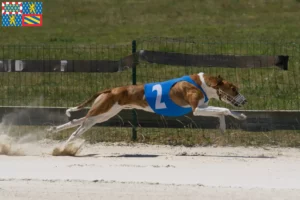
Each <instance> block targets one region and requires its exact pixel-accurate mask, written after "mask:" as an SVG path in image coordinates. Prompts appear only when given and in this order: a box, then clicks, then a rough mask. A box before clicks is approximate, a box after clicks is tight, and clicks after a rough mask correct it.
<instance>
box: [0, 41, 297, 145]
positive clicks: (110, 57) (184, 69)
mask: <svg viewBox="0 0 300 200" xmlns="http://www.w3.org/2000/svg"><path fill="white" fill-rule="evenodd" d="M132 50H133V49H132V44H131V43H128V44H124V45H114V46H104V45H88V46H78V45H70V44H66V45H59V46H57V45H2V46H0V71H1V72H0V85H1V87H0V93H1V96H0V105H1V106H35V107H71V106H75V105H77V104H78V103H81V102H82V101H84V100H85V99H87V98H88V97H90V96H91V95H92V94H94V93H95V92H96V91H99V90H103V89H107V88H111V87H116V86H123V85H129V84H132V83H134V81H136V83H137V84H142V83H147V82H156V81H163V80H167V79H171V78H175V77H180V76H182V75H186V74H192V73H199V72H204V73H208V74H211V75H219V74H220V75H221V76H222V77H224V78H225V79H226V80H229V81H231V82H233V83H235V84H237V85H238V86H239V88H240V91H241V93H242V94H243V95H245V96H246V98H247V100H248V104H247V105H246V106H245V107H243V108H240V109H243V110H300V97H299V93H300V88H299V83H300V82H299V80H300V75H299V74H300V73H299V72H300V66H299V65H300V53H299V52H300V45H299V44H298V43H293V42H280V41H276V42H273V41H240V42H237V41H206V40H203V41H202V40H185V39H169V38H147V39H138V40H136V52H137V54H136V55H137V57H138V58H139V59H137V60H134V56H133V57H130V56H131V55H132ZM145 50H147V51H151V52H168V53H181V54H184V55H186V54H189V55H209V56H211V55H219V56H232V55H233V56H261V55H264V56H282V55H283V56H289V60H288V70H282V69H281V68H280V67H278V66H276V65H275V63H273V61H272V60H267V62H270V63H269V64H268V65H269V66H268V67H259V68H256V67H251V66H250V67H249V68H242V67H240V66H230V67H224V66H220V65H219V64H218V63H222V62H223V61H222V60H220V62H217V63H216V62H212V64H209V65H207V64H205V65H197V66H191V65H189V64H184V63H183V64H182V63H181V64H179V65H174V63H173V64H172V65H170V64H169V63H168V62H169V60H168V57H164V58H163V60H164V62H163V64H161V63H159V62H156V58H154V59H152V61H153V62H148V61H145V60H143V59H141V56H140V55H141V52H143V51H145ZM139 56H140V57H139ZM251 58H252V57H251ZM126 59H129V60H130V59H131V60H130V61H129V63H130V64H128V62H127V61H126ZM210 59H211V60H214V59H216V57H213V56H211V57H210ZM253 59H254V58H253ZM66 60H67V61H68V66H69V63H72V65H70V66H71V67H72V70H73V71H72V72H71V71H63V70H60V69H61V67H62V63H63V61H66ZM124 60H125V61H124ZM20 61H24V62H25V63H30V61H43V62H40V63H38V62H36V63H35V65H37V67H40V68H41V69H43V70H44V69H48V67H49V66H50V68H51V67H52V68H51V69H53V71H51V70H50V71H49V70H44V71H43V70H38V72H30V71H26V70H25V71H22V70H21V71H18V70H16V69H17V68H18V66H19V65H20V64H19V62H20ZM54 61H55V62H54ZM56 61H57V62H58V61H59V62H58V64H57V63H56ZM77 61H78V62H77ZM85 61H86V62H85ZM93 61H103V62H102V64H99V63H97V62H96V63H95V62H93ZM104 61H105V62H104ZM108 61H109V62H108ZM110 61H112V62H110ZM134 62H138V63H136V64H137V67H136V68H135V67H134V64H133V63H134ZM188 62H189V61H188V60H186V63H188ZM254 62H256V61H254ZM37 63H38V64H37ZM103 63H104V64H103ZM116 63H118V67H117V69H118V70H117V71H115V70H111V71H110V72H109V70H108V71H107V72H101V69H100V68H101V67H102V66H104V65H106V68H115V67H116ZM120 63H121V64H120ZM124 63H125V64H124ZM52 65H53V66H52ZM120 66H121V68H120ZM94 67H96V70H95V71H93V70H90V69H92V68H93V69H94ZM97 67H98V68H97ZM21 68H22V67H21ZM82 68H89V70H86V71H84V70H81V69H82ZM11 69H15V70H11ZM57 69H58V70H57ZM76 70H77V71H78V72H79V71H80V73H74V72H76ZM97 70H98V71H97ZM134 70H136V71H134ZM92 71H93V73H91V72H92ZM133 72H134V73H133ZM134 79H135V80H134ZM211 103H212V104H211V105H216V106H222V107H228V108H230V109H233V108H232V107H230V106H228V105H226V104H224V103H220V102H219V101H212V102H211ZM149 120H151V119H149ZM133 121H135V120H133ZM179 123H180V122H179ZM165 124H167V122H166V123H165ZM133 125H137V127H138V128H137V129H135V131H136V130H137V132H138V133H139V134H138V137H137V139H138V140H139V141H147V140H151V141H156V142H158V143H161V142H163V143H167V144H188V145H189V144H195V143H196V144H199V143H207V144H210V143H212V141H213V140H214V141H216V140H218V141H220V138H219V134H218V132H216V131H207V130H202V129H201V128H198V129H190V128H189V127H188V126H185V129H174V128H168V129H161V127H160V128H143V127H139V125H138V124H133ZM93 130H94V131H95V130H96V132H97V133H99V134H87V135H89V137H90V138H92V139H90V140H91V141H103V140H109V139H107V138H109V137H110V138H113V140H114V141H116V138H118V139H117V140H120V141H122V140H124V137H120V133H121V132H126V136H128V135H130V134H132V132H131V129H130V128H120V127H115V128H114V129H112V128H108V127H107V128H101V129H97V128H93V129H92V130H91V131H93ZM99 130H101V131H99ZM199 131H200V132H201V133H202V134H200V135H199ZM103 133H105V134H103ZM280 134H281V133H277V132H273V133H272V134H271V135H266V134H264V136H261V135H258V134H257V133H256V134H252V135H250V134H248V135H247V133H245V134H240V135H239V136H237V133H236V132H230V133H229V134H227V135H226V137H225V140H226V141H227V143H228V141H231V142H234V141H248V142H249V143H251V141H256V142H257V141H258V140H254V139H253V138H255V137H256V138H261V140H260V141H261V142H264V143H265V141H266V140H267V141H269V143H272V144H274V141H280V140H282V141H286V140H291V138H294V135H293V136H291V135H289V136H286V135H285V136H280ZM298 135H299V134H298ZM123 136H124V135H123ZM283 138H286V140H283ZM223 139H224V138H223ZM125 140H126V139H125ZM222 141H223V140H222ZM248 142H246V143H248ZM225 143H226V142H225ZM229 143H230V142H229ZM293 145H298V143H297V144H296V143H293Z"/></svg>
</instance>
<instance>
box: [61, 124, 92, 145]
mask: <svg viewBox="0 0 300 200" xmlns="http://www.w3.org/2000/svg"><path fill="white" fill-rule="evenodd" d="M95 124H96V121H95V119H92V118H85V120H84V122H83V123H82V124H81V126H79V127H78V128H77V129H76V131H74V132H73V133H72V135H71V136H70V137H69V138H68V140H67V141H66V143H65V145H67V144H68V143H69V142H70V141H72V140H74V139H75V138H76V137H79V136H80V135H82V134H83V133H84V132H86V131H87V130H88V129H90V128H91V127H92V126H94V125H95Z"/></svg>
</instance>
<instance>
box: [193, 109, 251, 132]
mask: <svg viewBox="0 0 300 200" xmlns="http://www.w3.org/2000/svg"><path fill="white" fill-rule="evenodd" d="M193 114H194V115H195V116H207V117H218V118H219V121H220V131H221V133H224V132H225V130H226V122H225V116H226V115H231V116H232V117H234V118H236V119H239V120H243V119H246V116H245V115H244V114H238V113H235V112H231V111H230V110H229V109H228V108H221V107H215V106H207V107H197V108H196V109H195V110H194V111H193Z"/></svg>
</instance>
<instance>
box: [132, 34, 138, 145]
mask: <svg viewBox="0 0 300 200" xmlns="http://www.w3.org/2000/svg"><path fill="white" fill-rule="evenodd" d="M132 56H133V65H132V85H136V66H137V56H136V41H135V40H133V41H132ZM132 125H133V126H132V140H136V138H137V131H136V127H137V116H136V111H135V109H133V110H132Z"/></svg>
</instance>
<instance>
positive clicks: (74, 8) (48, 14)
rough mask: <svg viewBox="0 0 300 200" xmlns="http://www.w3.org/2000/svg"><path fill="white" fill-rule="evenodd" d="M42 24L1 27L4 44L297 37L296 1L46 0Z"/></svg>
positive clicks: (299, 17) (299, 18)
mask: <svg viewBox="0 0 300 200" xmlns="http://www.w3.org/2000/svg"><path fill="white" fill-rule="evenodd" d="M41 1H42V2H44V3H43V26H42V27H38V28H32V27H19V28H13V27H12V28H11V27H1V28H0V44H16V43H22V44H24V43H26V44H40V43H45V44H52V43H75V44H88V43H98V44H123V43H127V42H130V41H131V40H132V39H136V38H143V37H152V36H164V37H189V38H195V37H198V38H199V37H200V38H214V39H217V40H220V39H221V38H222V39H226V40H227V39H229V40H244V39H247V40H248V39H254V40H258V39H260V40H271V41H281V40H298V38H299V36H300V32H299V31H297V30H298V27H299V23H300V13H299V9H300V2H299V1H297V0H270V1H265V0H251V1H250V0H198V1H194V0H183V1H177V0H151V1H150V0H122V1H120V0H85V1H82V0H71V1H66V0H47V1H43V0H41Z"/></svg>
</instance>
